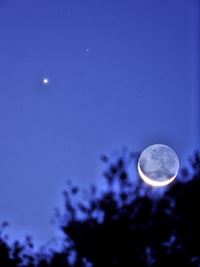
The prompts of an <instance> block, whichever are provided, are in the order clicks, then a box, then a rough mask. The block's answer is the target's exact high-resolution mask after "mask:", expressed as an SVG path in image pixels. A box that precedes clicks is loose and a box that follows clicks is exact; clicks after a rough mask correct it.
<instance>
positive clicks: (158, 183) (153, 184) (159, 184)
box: [138, 163, 176, 187]
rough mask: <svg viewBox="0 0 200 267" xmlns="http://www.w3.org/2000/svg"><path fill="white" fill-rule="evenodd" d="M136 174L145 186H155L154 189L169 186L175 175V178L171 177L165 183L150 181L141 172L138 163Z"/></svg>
mask: <svg viewBox="0 0 200 267" xmlns="http://www.w3.org/2000/svg"><path fill="white" fill-rule="evenodd" d="M138 173H139V175H140V177H141V178H142V179H143V180H144V181H145V182H146V183H147V184H149V185H151V186H155V187H159V186H165V185H168V184H170V183H171V182H172V181H173V180H174V179H175V178H176V175H175V176H173V177H172V178H170V179H168V180H166V181H159V182H158V181H154V180H152V179H150V178H149V177H148V176H146V175H145V174H144V173H143V172H142V170H141V168H140V164H139V163H138Z"/></svg>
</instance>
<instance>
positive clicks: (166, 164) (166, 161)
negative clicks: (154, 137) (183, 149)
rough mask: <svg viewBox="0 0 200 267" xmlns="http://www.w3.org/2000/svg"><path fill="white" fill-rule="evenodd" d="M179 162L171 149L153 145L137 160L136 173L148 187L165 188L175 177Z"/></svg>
mask: <svg viewBox="0 0 200 267" xmlns="http://www.w3.org/2000/svg"><path fill="white" fill-rule="evenodd" d="M178 170H179V160H178V157H177V155H176V153H175V152H174V150H173V149H171V148H170V147H168V146H166V145H162V144H155V145H151V146H149V147H147V148H146V149H145V150H144V151H143V152H142V154H141V155H140V158H139V160H138V173H139V175H140V177H141V178H142V179H143V180H144V182H146V183H147V184H149V185H152V186H165V185H168V184H170V183H171V182H172V181H173V180H174V179H175V178H176V176H177V174H178Z"/></svg>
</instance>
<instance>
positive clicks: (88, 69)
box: [0, 0, 199, 244]
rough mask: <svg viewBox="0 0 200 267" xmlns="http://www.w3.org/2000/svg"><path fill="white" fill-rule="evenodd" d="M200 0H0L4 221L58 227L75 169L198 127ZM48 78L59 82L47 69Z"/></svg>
mask: <svg viewBox="0 0 200 267" xmlns="http://www.w3.org/2000/svg"><path fill="white" fill-rule="evenodd" d="M197 3H198V1H189V0H168V1H160V0H153V1H147V0H133V1H130V0H117V1H114V0H109V1H108V0H101V1H98V0H95V1H94V0H93V1H92V0H73V1H72V0H71V1H67V0H65V1H64V0H56V1H55V0H29V1H27V0H7V1H5V0H4V1H2V0H0V123H1V131H0V179H1V180H0V181H1V188H0V221H4V220H6V221H9V222H10V223H11V226H10V227H9V231H8V232H9V233H10V235H11V237H16V238H21V237H22V236H24V235H25V234H32V235H33V237H34V240H35V242H36V244H43V243H44V242H46V241H47V240H48V239H50V238H51V237H53V236H54V235H55V230H54V227H53V226H51V225H50V223H49V222H50V219H51V216H52V214H53V208H54V207H55V206H60V205H61V204H62V194H61V192H62V190H63V189H64V188H65V185H66V181H67V180H68V179H71V180H72V181H74V182H75V183H76V184H78V185H80V186H81V187H82V186H85V187H87V185H89V184H91V183H96V184H99V183H100V180H99V177H100V169H101V167H100V166H101V163H100V160H99V156H100V155H101V154H102V153H108V154H109V153H112V152H113V151H115V150H120V149H121V148H122V147H123V146H127V147H128V148H129V149H130V150H133V151H137V150H142V149H144V148H145V147H146V146H148V145H150V144H153V143H164V144H166V145H169V146H171V147H172V148H173V149H174V150H175V151H176V152H177V154H178V155H179V157H180V162H181V164H182V165H183V164H184V163H185V160H186V158H187V157H188V155H191V154H192V152H193V150H194V149H195V148H196V147H197V140H198V139H197V137H198V127H197V125H198V124H197V122H198V119H199V117H198V112H197V109H198V99H197V95H198V89H199V88H198V76H197V74H198V70H199V67H198V53H197V52H198V8H197V7H198V5H197ZM44 78H48V79H49V83H48V84H44V83H43V82H42V81H43V79H44Z"/></svg>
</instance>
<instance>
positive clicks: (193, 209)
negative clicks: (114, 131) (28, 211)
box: [0, 152, 200, 267]
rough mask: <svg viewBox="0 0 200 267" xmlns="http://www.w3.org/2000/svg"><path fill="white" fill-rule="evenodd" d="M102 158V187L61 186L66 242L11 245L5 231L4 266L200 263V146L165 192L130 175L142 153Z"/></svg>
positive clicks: (0, 257) (0, 261) (1, 244)
mask: <svg viewBox="0 0 200 267" xmlns="http://www.w3.org/2000/svg"><path fill="white" fill-rule="evenodd" d="M101 159H102V161H103V163H104V164H105V172H104V173H103V176H104V178H105V181H106V185H107V188H106V189H105V190H104V191H102V192H99V190H98V189H97V188H96V187H95V186H92V187H91V188H90V190H89V192H88V194H87V195H85V196H84V197H79V195H80V192H81V190H80V188H79V187H76V186H74V185H71V186H68V188H67V189H66V190H65V191H64V205H65V206H64V207H65V211H64V213H63V214H59V213H58V214H57V220H58V222H59V227H60V229H61V231H62V232H63V234H64V245H63V247H62V249H61V250H60V251H56V250H51V251H50V252H49V253H41V252H37V253H36V252H33V244H32V241H31V238H27V239H26V241H25V243H24V244H20V243H19V242H17V241H16V242H15V243H14V244H13V245H8V243H7V241H6V239H5V238H4V237H3V235H2V234H1V238H0V266H1V267H8V266H11V267H15V266H21V267H36V266H37V267H54V266H56V267H61V266H63V267H89V266H91V267H92V266H93V267H102V266H103V267H111V266H113V267H134V266H136V267H143V266H152V267H158V266H159V267H165V266H166V267H168V266H170V265H171V266H181V267H186V266H187V267H188V266H194V267H197V266H200V246H199V241H200V216H199V203H200V153H199V152H196V153H195V154H194V156H193V157H192V158H190V166H191V169H190V170H187V169H182V170H181V172H180V175H179V177H178V178H177V179H176V180H175V181H174V182H173V183H172V184H171V185H169V186H168V187H166V189H165V190H164V191H162V192H161V191H160V190H158V189H152V188H151V187H150V186H147V185H145V184H144V183H143V182H142V181H141V179H133V178H132V177H131V176H130V173H131V172H130V164H132V163H133V162H134V161H135V160H137V154H134V153H128V152H126V153H125V154H123V155H119V156H118V157H117V158H115V159H114V160H112V159H110V158H109V157H107V156H102V158H101ZM4 226H5V225H2V227H4Z"/></svg>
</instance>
